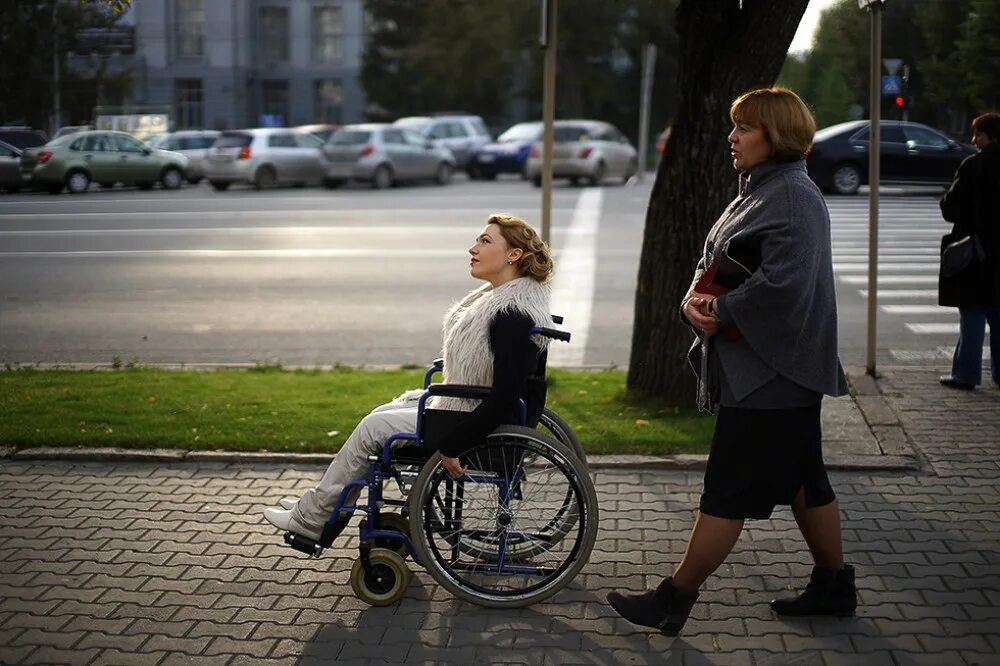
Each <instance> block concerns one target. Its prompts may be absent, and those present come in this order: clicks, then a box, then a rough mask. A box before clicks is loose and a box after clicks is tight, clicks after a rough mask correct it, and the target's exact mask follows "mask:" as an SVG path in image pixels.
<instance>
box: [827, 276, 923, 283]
mask: <svg viewBox="0 0 1000 666" xmlns="http://www.w3.org/2000/svg"><path fill="white" fill-rule="evenodd" d="M840 281H841V282H843V283H845V284H868V276H867V275H841V276H840ZM937 281H938V278H937V275H879V276H878V283H879V284H937Z"/></svg>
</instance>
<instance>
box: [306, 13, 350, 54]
mask: <svg viewBox="0 0 1000 666" xmlns="http://www.w3.org/2000/svg"><path fill="white" fill-rule="evenodd" d="M312 38H313V42H312V43H313V62H314V63H317V64H320V65H335V64H337V63H339V62H340V61H341V60H342V59H343V57H344V53H343V43H344V20H343V13H342V11H341V8H340V7H313V35H312Z"/></svg>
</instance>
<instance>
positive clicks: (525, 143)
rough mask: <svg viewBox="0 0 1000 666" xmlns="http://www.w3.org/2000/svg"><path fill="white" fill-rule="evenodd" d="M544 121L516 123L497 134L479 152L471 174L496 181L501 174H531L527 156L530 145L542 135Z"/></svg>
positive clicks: (524, 176) (474, 160) (474, 159)
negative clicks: (495, 137) (492, 140)
mask: <svg viewBox="0 0 1000 666" xmlns="http://www.w3.org/2000/svg"><path fill="white" fill-rule="evenodd" d="M543 127H544V126H543V124H542V123H540V122H528V123H517V124H516V125H513V126H511V127H510V128H509V129H507V130H506V131H505V132H504V133H503V134H501V135H500V136H498V137H497V140H496V142H495V143H488V144H486V145H485V146H483V147H482V148H480V149H479V151H478V152H477V153H476V155H475V157H474V158H473V163H474V166H473V168H471V169H470V171H469V173H470V175H471V174H473V173H475V177H478V178H483V179H485V180H493V179H494V178H496V177H497V174H499V173H518V174H521V177H522V178H527V177H528V169H527V165H528V155H530V154H531V146H532V144H534V143H535V141H540V140H541V138H542V129H543Z"/></svg>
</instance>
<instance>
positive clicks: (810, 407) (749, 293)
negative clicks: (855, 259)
mask: <svg viewBox="0 0 1000 666" xmlns="http://www.w3.org/2000/svg"><path fill="white" fill-rule="evenodd" d="M730 118H731V119H732V122H733V125H734V127H733V130H732V132H730V134H729V144H730V149H731V155H732V159H733V166H734V167H735V168H736V169H737V171H739V172H740V175H739V181H740V182H739V195H738V196H737V197H736V199H734V200H733V201H732V202H731V203H730V204H729V206H728V207H727V208H726V210H725V211H724V212H723V214H722V217H720V218H719V220H718V221H716V223H715V225H714V226H713V227H712V229H711V231H710V232H709V235H708V239H707V241H706V243H705V248H704V255H703V256H702V258H701V260H700V261H699V262H698V266H697V268H696V270H695V275H694V280H693V281H692V287H691V289H690V290H689V292H688V294H687V296H686V297H685V298H684V300H683V303H682V304H681V317H682V319H683V320H684V321H685V322H686V323H687V324H688V325H690V326H691V327H692V328H693V329H694V330H695V332H696V333H697V334H698V339H697V340H696V341H695V344H694V346H693V347H692V366H693V367H694V368H695V369H696V372H697V373H698V375H699V402H700V403H703V404H707V405H708V406H709V407H710V408H712V409H716V408H717V410H718V417H717V420H716V426H715V433H714V436H713V439H712V449H711V453H710V454H709V459H708V467H707V469H706V470H705V484H704V490H703V493H702V496H701V502H700V507H699V511H698V515H697V517H696V520H695V524H694V528H693V530H692V532H691V536H690V537H689V540H688V546H687V552H686V553H685V555H684V558H683V559H682V560H681V563H680V564H679V565H678V566H677V568H676V569H675V570H674V573H673V576H671V577H668V578H666V579H665V580H664V581H663V582H662V583H661V584H660V585H659V586H658V587H657V588H656V589H653V590H648V591H647V592H645V593H642V594H625V593H619V592H612V593H611V594H609V595H608V602H609V603H610V604H611V605H612V607H613V608H614V609H615V610H616V611H617V612H618V613H619V614H620V615H621V616H622V617H624V618H625V619H627V620H629V621H630V622H632V623H634V624H638V625H642V626H646V627H654V628H657V629H659V630H660V631H662V632H663V633H665V634H667V635H671V636H673V635H676V634H677V633H678V632H679V631H680V630H681V628H682V627H683V626H684V623H685V622H686V621H687V618H688V615H689V614H690V612H691V608H692V606H693V605H694V603H695V601H696V600H697V599H698V589H699V588H700V587H701V585H702V583H704V582H705V580H706V579H707V578H708V577H709V576H710V575H711V574H712V573H713V572H714V571H715V570H716V569H717V568H718V567H719V566H720V565H721V564H722V563H723V561H724V560H725V559H726V557H727V556H728V555H729V553H730V551H732V549H733V547H734V546H735V544H736V541H737V539H738V538H739V536H740V532H741V531H742V529H743V523H744V521H745V520H765V519H767V518H769V517H770V516H771V512H772V511H773V510H774V507H775V506H776V505H791V507H792V512H793V514H794V516H795V520H796V522H797V523H798V526H799V529H800V530H801V532H802V536H803V537H804V538H805V541H806V544H807V545H808V546H809V550H810V552H811V553H812V557H813V560H814V561H815V567H814V568H813V572H812V577H811V580H810V582H809V584H808V586H807V587H806V589H805V592H803V593H802V594H800V595H798V596H796V597H792V598H788V599H777V600H775V601H772V602H771V608H772V609H773V610H774V611H775V612H777V613H778V614H781V615H813V614H816V615H846V614H851V613H853V612H854V609H855V607H856V606H857V593H856V589H855V586H854V570H853V568H852V567H850V566H845V565H844V557H843V552H842V545H841V533H840V509H839V505H838V503H837V500H836V496H835V495H834V492H833V489H832V488H831V487H830V482H829V480H828V478H827V474H826V469H825V467H824V464H823V454H822V449H821V433H820V406H821V403H822V399H823V395H824V394H826V395H833V396H838V395H843V394H845V393H847V381H846V377H845V376H844V371H843V368H842V367H841V364H840V360H839V358H838V355H837V302H836V295H835V293H834V280H833V265H832V260H831V247H830V217H829V213H828V211H827V209H826V204H825V202H824V200H823V197H822V195H821V194H820V192H819V190H818V189H817V187H816V185H815V184H813V182H812V181H811V180H810V179H809V176H808V175H807V174H806V166H805V159H804V157H805V155H806V153H807V152H808V150H809V147H810V145H811V144H812V139H813V134H814V133H815V129H816V123H815V120H814V119H813V117H812V114H811V113H810V112H809V109H808V108H807V107H806V105H805V104H804V103H803V102H802V100H801V99H799V97H798V96H797V95H796V94H795V93H793V92H792V91H790V90H787V89H783V88H767V89H761V90H754V91H752V92H748V93H746V94H744V95H741V96H740V97H739V98H737V99H736V100H735V101H734V102H733V104H732V106H731V108H730ZM737 258H739V259H738V260H737ZM724 259H725V260H727V261H730V263H733V261H735V262H736V265H739V266H743V267H745V269H746V273H747V277H745V279H744V281H742V283H741V284H739V285H738V286H736V287H735V288H732V289H731V290H730V291H728V293H725V294H724V295H721V296H712V295H710V293H708V292H709V291H716V290H714V289H713V290H705V291H698V290H697V289H696V286H697V285H698V283H699V281H700V280H701V278H702V277H703V275H704V274H705V273H706V269H708V268H710V267H712V266H713V262H714V261H716V260H724Z"/></svg>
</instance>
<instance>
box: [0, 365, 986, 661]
mask: <svg viewBox="0 0 1000 666" xmlns="http://www.w3.org/2000/svg"><path fill="white" fill-rule="evenodd" d="M878 396H880V397H878V398H877V399H875V398H867V400H868V402H869V403H870V404H874V405H876V406H875V407H874V408H872V409H871V410H869V411H867V412H866V414H867V415H871V414H874V415H875V416H874V417H873V418H872V421H873V422H870V423H869V425H871V427H872V429H873V430H874V429H877V428H879V427H883V428H884V427H896V426H894V425H892V423H894V422H893V417H895V419H896V420H897V421H896V422H898V424H899V428H900V430H899V432H897V433H896V435H894V436H893V440H892V441H893V442H895V443H896V444H894V446H897V445H898V444H899V442H903V443H904V444H905V445H907V446H913V447H915V449H916V451H917V453H918V455H919V457H920V459H921V461H922V469H920V470H919V471H916V472H914V471H907V472H878V473H856V472H837V473H834V474H833V475H832V477H833V482H834V485H835V488H836V490H837V492H838V494H839V496H840V500H841V503H842V506H843V511H844V539H845V550H846V555H847V558H848V560H849V561H850V562H851V563H852V564H854V565H855V566H856V567H857V569H858V586H859V590H860V597H861V603H862V605H861V607H860V608H859V611H858V614H857V617H855V618H852V619H824V618H818V619H801V620H784V619H778V618H776V617H774V616H773V615H772V614H771V612H770V610H769V609H768V607H767V602H768V601H769V600H770V599H771V598H772V597H773V596H775V595H776V594H778V593H781V592H782V591H783V590H785V589H786V588H788V587H789V586H790V585H792V586H796V585H802V584H803V583H804V580H805V578H806V576H807V575H808V572H809V566H810V565H809V556H808V553H807V551H806V550H805V548H804V546H803V545H802V543H801V541H800V537H799V535H798V532H797V530H796V528H795V523H794V520H793V519H792V516H791V513H790V512H789V511H788V510H787V509H782V510H779V511H777V512H776V513H775V515H774V517H773V518H772V519H771V520H768V521H758V522H754V523H750V524H749V527H748V529H747V530H746V531H745V533H744V535H743V537H742V538H741V540H740V543H739V544H738V546H737V549H736V551H735V552H734V553H733V555H732V557H731V558H730V559H729V560H728V561H727V563H726V564H725V565H724V566H723V567H722V569H721V570H720V571H719V572H718V574H717V575H716V576H714V577H713V578H711V579H710V580H709V581H708V583H707V585H706V587H705V590H704V593H703V595H702V600H701V601H700V602H699V603H698V605H697V606H696V607H695V610H694V613H693V617H692V620H691V621H690V622H689V624H688V626H687V628H686V630H685V633H684V635H683V636H682V637H680V638H677V639H670V638H667V637H664V636H661V635H658V634H650V633H647V632H641V631H636V630H635V629H634V628H633V627H632V626H631V625H629V624H627V623H626V622H624V621H623V620H621V619H620V618H617V617H615V616H614V614H613V613H612V612H611V611H610V609H609V608H608V607H607V606H606V605H605V604H604V602H603V597H604V594H605V593H606V592H607V591H609V590H611V589H615V588H627V589H633V590H637V589H640V588H642V587H645V586H650V585H653V584H655V583H656V582H657V581H658V580H659V578H660V577H661V576H663V575H666V574H668V573H669V572H670V570H671V567H672V565H673V564H674V563H676V562H677V561H678V559H679V558H680V557H681V555H682V554H683V550H684V544H685V539H686V536H687V531H688V530H689V529H690V526H691V522H692V518H693V515H694V513H693V511H694V507H695V506H696V504H697V497H698V493H699V491H700V484H701V473H700V472H697V471H642V470H607V471H598V472H596V473H595V479H596V484H597V487H598V491H599V496H600V500H601V510H602V522H601V535H600V540H599V541H598V544H597V547H596V549H595V551H594V553H593V556H592V559H591V563H590V564H589V566H588V567H587V568H586V569H584V571H583V573H582V574H581V576H580V577H579V578H578V579H577V580H576V581H575V583H574V584H573V585H571V586H570V587H569V588H568V589H566V590H565V591H563V592H562V593H561V594H559V595H557V596H556V597H555V598H553V599H551V600H549V601H548V602H546V603H542V604H539V605H537V606H534V607H532V608H525V609H520V610H516V611H495V610H487V609H482V608H478V607H475V606H471V605H469V604H465V603H462V602H459V601H457V600H455V599H453V598H451V597H450V596H449V595H448V594H446V593H445V592H444V591H443V590H441V589H440V588H439V587H438V586H437V585H436V584H435V583H434V582H433V580H431V578H430V577H429V576H428V575H426V574H425V573H423V572H420V571H417V572H416V575H415V576H414V577H413V580H412V582H411V585H410V589H409V590H408V594H407V597H406V598H405V599H404V601H402V602H401V603H400V604H398V605H396V606H394V607H390V608H368V607H366V606H365V605H364V604H361V603H360V602H358V601H357V600H356V599H354V597H353V596H352V593H351V591H350V587H349V585H348V584H347V579H348V574H349V571H350V566H351V563H352V561H353V557H354V552H353V551H352V550H351V549H352V548H356V539H352V540H351V541H350V542H348V543H347V544H346V545H345V547H342V548H337V549H332V550H330V551H327V553H325V554H324V556H323V558H321V559H319V560H312V559H308V558H306V557H305V556H302V555H299V554H298V553H296V552H295V551H292V550H290V549H288V548H287V547H285V546H284V545H283V544H282V543H281V541H280V537H279V535H278V534H277V533H276V531H275V530H273V529H272V528H270V526H268V525H266V524H264V523H263V522H262V520H261V519H260V511H261V510H262V508H263V507H264V506H266V505H268V504H269V503H270V502H272V501H276V500H277V499H278V498H279V497H282V496H284V495H287V494H294V493H295V492H299V491H302V490H304V489H305V488H307V487H308V486H309V485H310V484H311V483H312V482H314V480H315V479H316V478H317V477H318V475H319V473H320V471H321V469H322V468H321V467H318V466H315V465H278V464H266V463H265V464H259V463H254V464H221V463H193V462H183V463H170V464H166V465H164V464H159V463H147V462H135V463H93V462H76V461H73V462H68V461H44V462H32V461H10V460H6V461H3V462H0V503H2V508H3V511H2V513H0V530H2V539H0V662H2V663H5V664H6V663H24V664H32V663H71V664H90V663H94V664H128V663H141V664H170V663H185V664H189V663H205V664H222V663H229V664H241V663H245V664H304V663H334V662H335V663H358V664H371V663H395V662H398V663H422V662H447V663H512V664H518V663H525V664H546V663H558V664H609V663H622V664H647V663H649V664H663V663H669V664H759V665H764V664H819V665H825V666H834V665H840V664H865V665H867V664H874V665H878V664H887V665H893V666H902V665H908V664H933V665H934V666H939V665H941V664H1000V657H998V656H997V654H998V651H1000V481H998V476H1000V475H998V472H1000V462H998V460H1000V391H997V390H995V389H987V390H980V391H978V392H976V393H971V394H969V393H958V392H953V391H950V390H947V389H944V388H942V387H940V386H938V384H937V383H936V375H935V374H934V373H932V372H927V371H916V370H896V371H891V372H888V373H887V374H886V376H885V377H883V378H882V379H881V380H880V382H879V383H878ZM887 423H889V424H890V425H889V426H886V425H885V424H887ZM854 426H856V424H853V425H852V427H854ZM873 437H876V438H877V439H878V441H879V442H880V443H881V442H883V441H888V440H887V439H885V438H884V437H882V436H881V435H879V434H878V432H876V433H875V434H874V435H873ZM886 452H887V453H899V452H900V451H899V449H898V448H896V449H894V450H893V451H891V452H890V451H886Z"/></svg>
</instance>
